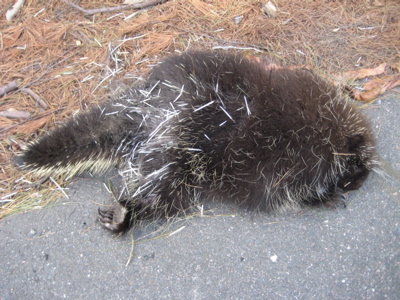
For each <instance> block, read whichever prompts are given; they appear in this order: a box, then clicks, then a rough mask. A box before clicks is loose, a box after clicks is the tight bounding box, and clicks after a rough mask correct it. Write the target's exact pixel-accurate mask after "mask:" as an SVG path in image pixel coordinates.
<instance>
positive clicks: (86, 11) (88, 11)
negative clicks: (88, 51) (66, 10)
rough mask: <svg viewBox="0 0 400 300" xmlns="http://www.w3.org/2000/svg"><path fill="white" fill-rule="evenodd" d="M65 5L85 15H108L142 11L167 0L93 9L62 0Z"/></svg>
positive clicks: (145, 0)
mask: <svg viewBox="0 0 400 300" xmlns="http://www.w3.org/2000/svg"><path fill="white" fill-rule="evenodd" d="M62 1H63V2H64V3H65V4H67V5H69V6H72V7H73V8H75V9H77V10H80V11H81V12H83V13H84V14H85V15H94V14H98V13H109V12H115V11H119V10H128V9H142V8H146V7H149V6H152V5H155V4H159V3H163V2H165V1H168V0H143V1H141V2H139V3H136V4H128V5H121V6H115V7H102V8H95V9H84V8H82V7H80V6H78V5H76V4H74V3H71V2H69V1H68V0H62Z"/></svg>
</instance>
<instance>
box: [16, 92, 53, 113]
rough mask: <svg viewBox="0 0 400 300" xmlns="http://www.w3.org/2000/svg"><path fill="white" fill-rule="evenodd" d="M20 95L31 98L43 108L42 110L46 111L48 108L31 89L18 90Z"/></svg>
mask: <svg viewBox="0 0 400 300" xmlns="http://www.w3.org/2000/svg"><path fill="white" fill-rule="evenodd" d="M19 90H20V91H21V92H22V93H25V94H28V95H29V96H31V97H32V98H33V99H35V100H36V102H37V103H38V104H39V105H40V106H41V107H43V108H44V109H48V108H49V106H48V105H47V103H46V102H44V100H43V99H42V98H40V96H39V95H38V94H36V93H35V92H34V91H32V90H31V89H28V88H21V89H19Z"/></svg>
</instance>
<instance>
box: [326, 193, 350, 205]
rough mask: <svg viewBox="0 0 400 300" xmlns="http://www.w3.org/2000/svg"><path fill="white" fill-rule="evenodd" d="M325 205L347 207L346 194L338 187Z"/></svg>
mask: <svg viewBox="0 0 400 300" xmlns="http://www.w3.org/2000/svg"><path fill="white" fill-rule="evenodd" d="M325 206H326V207H330V208H346V207H347V203H346V195H345V194H344V193H343V191H342V190H341V189H337V190H336V191H335V192H334V194H333V195H332V197H331V199H330V200H329V201H327V202H325Z"/></svg>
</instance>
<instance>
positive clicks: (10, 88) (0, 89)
mask: <svg viewBox="0 0 400 300" xmlns="http://www.w3.org/2000/svg"><path fill="white" fill-rule="evenodd" d="M18 85H19V82H18V81H17V80H14V81H12V82H10V83H9V84H7V85H4V86H1V87H0V97H2V96H4V95H5V94H7V93H8V92H11V91H13V90H15V89H17V88H18Z"/></svg>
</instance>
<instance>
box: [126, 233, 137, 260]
mask: <svg viewBox="0 0 400 300" xmlns="http://www.w3.org/2000/svg"><path fill="white" fill-rule="evenodd" d="M131 237H132V246H131V252H130V253H129V258H128V261H127V262H126V264H125V267H127V266H128V265H129V264H130V262H131V260H132V257H133V254H134V249H135V237H134V235H133V230H132V235H131Z"/></svg>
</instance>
